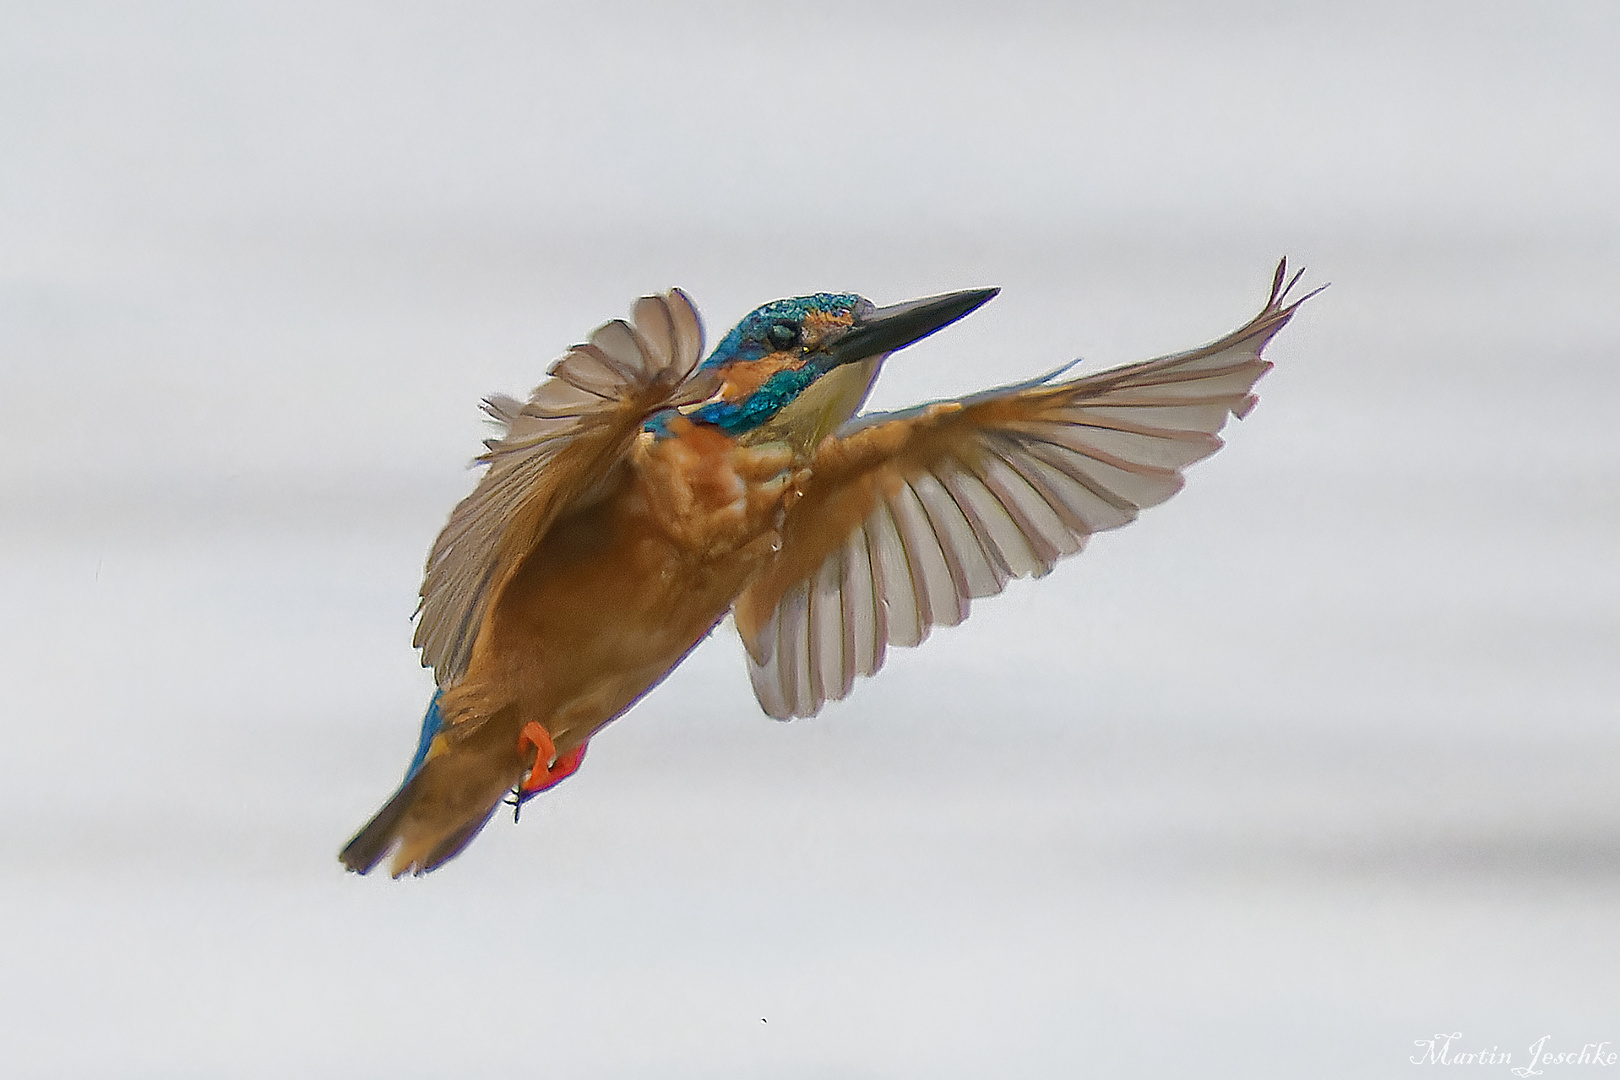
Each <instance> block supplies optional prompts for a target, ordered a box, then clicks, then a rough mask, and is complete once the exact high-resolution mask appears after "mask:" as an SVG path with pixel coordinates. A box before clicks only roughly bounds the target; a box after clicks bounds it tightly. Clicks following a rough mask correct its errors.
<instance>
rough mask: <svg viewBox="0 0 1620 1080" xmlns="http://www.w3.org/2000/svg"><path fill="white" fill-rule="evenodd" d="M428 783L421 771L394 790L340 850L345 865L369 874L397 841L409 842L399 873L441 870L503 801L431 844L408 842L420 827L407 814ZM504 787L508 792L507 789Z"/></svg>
mask: <svg viewBox="0 0 1620 1080" xmlns="http://www.w3.org/2000/svg"><path fill="white" fill-rule="evenodd" d="M428 786H429V785H428V782H427V781H425V780H424V778H423V774H421V773H417V774H416V775H415V776H412V777H411V778H410V779H409V780H407V781H405V783H404V784H402V785H400V789H399V790H398V791H396V792H394V797H393V798H391V799H389V800H388V801H387V802H386V803H384V804H383V808H382V809H381V810H379V811H377V813H376V814H375V815H374V816H373V817H372V819H371V820H370V821H368V822H366V825H365V828H363V829H361V830H360V831H359V832H357V833H355V835H354V839H353V840H350V841H349V842H348V844H346V845H345V846H344V848H343V851H342V852H341V853H339V855H338V858H339V859H341V860H342V861H343V865H344V866H347V867H348V868H349V869H350V870H353V871H354V872H355V873H357V874H368V873H370V872H371V871H372V869H373V868H375V867H376V865H377V864H378V863H379V862H381V861H382V860H383V858H384V857H385V856H386V855H387V854H388V853H389V852H390V851H392V850H394V848H395V846H396V845H399V844H401V842H406V843H405V844H404V846H403V847H402V849H401V851H400V853H399V856H398V857H396V858H395V860H394V865H393V868H392V870H391V872H392V874H393V875H394V876H395V877H400V876H402V875H403V874H405V873H407V872H410V871H414V872H416V873H418V874H425V873H427V872H428V871H429V870H437V869H438V868H439V867H440V866H443V865H444V864H445V863H447V862H449V861H450V860H451V859H453V858H455V857H456V856H457V855H460V854H461V851H462V849H463V848H465V847H466V846H467V845H468V844H470V843H471V842H472V839H473V837H475V836H477V835H478V834H479V833H480V832H481V831H483V828H484V826H485V825H487V824H489V819H490V818H492V817H494V816H495V811H496V810H498V809H499V808H500V805H501V804H500V798H499V796H497V797H496V800H495V801H494V802H493V803H491V804H490V806H489V808H488V809H487V810H485V811H484V813H483V814H482V815H475V816H474V817H473V818H472V819H471V820H470V821H467V822H465V823H464V824H462V825H460V827H459V828H454V829H451V830H450V831H449V832H445V833H442V835H439V836H437V837H436V838H435V840H434V842H433V843H432V845H431V846H430V847H425V845H423V844H421V843H417V844H410V843H409V842H408V841H409V840H410V838H411V837H410V834H411V833H413V832H416V831H418V830H414V829H410V828H408V825H407V818H408V816H409V815H410V813H411V811H412V810H413V809H415V808H416V807H417V804H418V802H419V801H420V800H421V797H422V794H423V789H424V788H426V787H428ZM501 790H502V792H504V791H505V790H506V789H505V788H502V789H501ZM424 849H425V854H422V855H420V856H418V855H415V854H412V853H413V852H415V851H421V850H424Z"/></svg>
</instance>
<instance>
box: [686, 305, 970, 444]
mask: <svg viewBox="0 0 1620 1080" xmlns="http://www.w3.org/2000/svg"><path fill="white" fill-rule="evenodd" d="M997 291H998V290H996V289H968V290H965V291H963V292H956V293H948V294H946V295H944V296H930V297H927V298H925V299H922V300H912V301H909V302H907V303H904V304H893V305H891V306H889V307H881V308H880V307H877V306H876V305H874V304H873V303H872V302H871V301H870V300H867V299H865V298H864V297H860V296H856V295H855V294H854V293H816V294H815V295H813V296H795V297H792V298H791V299H787V300H773V301H771V302H770V303H769V304H765V305H763V306H761V307H758V308H755V309H754V310H753V311H751V312H749V313H748V315H746V316H745V317H744V318H743V320H742V321H741V322H739V323H738V324H737V325H736V326H734V327H733V328H732V329H731V332H730V333H728V334H726V336H725V337H724V338H722V339H721V340H720V344H719V345H717V346H716V347H715V350H714V352H713V353H711V354H710V356H709V358H708V359H707V360H705V361H704V362H703V367H704V368H705V369H707V371H708V372H709V373H711V374H712V375H713V376H714V377H715V378H716V379H717V380H718V383H719V390H718V391H717V392H716V398H715V399H714V400H711V401H709V402H708V403H707V404H705V405H703V406H701V407H699V408H698V409H695V410H693V411H692V412H690V413H688V414H687V418H688V419H690V420H693V421H696V422H698V423H703V424H710V425H713V426H715V427H718V428H720V429H721V430H723V431H725V432H726V433H727V434H728V435H731V436H732V437H733V438H736V439H737V440H739V441H741V442H746V443H759V442H773V441H783V442H788V443H791V444H793V445H795V446H796V447H798V448H799V449H801V450H807V449H810V448H813V447H814V446H816V445H817V444H818V443H819V442H820V441H821V440H822V439H823V438H825V437H826V436H827V435H829V434H831V433H832V432H833V430H835V429H836V428H837V427H838V426H839V425H841V424H842V423H843V422H844V421H845V420H848V419H849V418H850V417H851V416H853V415H854V414H855V411H856V410H857V409H859V408H860V407H861V403H862V402H863V401H865V400H866V394H867V391H868V390H870V389H871V386H872V382H873V380H874V379H876V378H877V373H878V368H879V366H880V365H881V364H882V362H883V360H884V358H885V357H887V356H888V355H889V354H890V353H891V352H894V351H895V350H896V349H902V348H904V347H905V346H907V345H910V344H911V343H913V342H915V341H920V340H921V339H923V338H925V337H927V336H928V335H929V334H932V333H933V332H934V331H936V330H939V329H940V328H942V327H944V326H948V325H949V324H951V323H953V322H955V321H956V320H957V319H960V318H961V317H962V316H964V315H966V314H967V313H968V312H970V311H972V310H973V309H975V308H977V307H978V306H979V305H981V304H983V303H985V302H986V301H987V300H989V299H990V298H991V297H993V296H995V295H996V293H997Z"/></svg>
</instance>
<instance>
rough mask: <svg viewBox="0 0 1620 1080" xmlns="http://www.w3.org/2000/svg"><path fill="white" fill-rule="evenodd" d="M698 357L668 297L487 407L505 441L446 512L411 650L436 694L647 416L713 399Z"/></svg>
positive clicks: (688, 325)
mask: <svg viewBox="0 0 1620 1080" xmlns="http://www.w3.org/2000/svg"><path fill="white" fill-rule="evenodd" d="M702 356H703V324H702V322H701V321H700V320H699V318H698V313H697V309H696V308H695V307H693V305H692V302H691V300H689V299H688V298H687V296H686V294H685V293H683V292H681V291H680V290H679V289H672V290H670V291H669V292H668V293H665V294H664V295H662V296H645V297H642V298H641V299H640V300H637V301H636V303H635V305H634V306H633V307H632V308H631V316H630V321H629V322H628V323H627V322H625V321H623V320H615V321H613V322H610V323H608V324H606V325H605V326H603V327H601V328H600V329H598V330H597V331H596V332H595V333H593V334H592V335H591V337H590V341H588V342H587V343H586V344H584V345H576V346H574V347H573V348H572V349H570V350H569V351H568V352H567V354H566V355H564V356H563V358H562V359H560V360H558V361H557V362H556V363H555V364H553V365H552V366H551V370H550V371H549V373H548V374H549V375H550V376H551V377H550V378H549V379H547V380H546V381H545V382H543V383H541V384H540V385H539V386H537V387H536V388H535V390H534V393H532V394H531V395H529V400H528V401H527V402H521V403H520V402H518V401H515V400H513V399H512V398H508V397H499V396H497V397H492V398H490V399H489V400H488V401H487V402H485V409H486V411H488V412H489V414H490V415H491V416H492V417H493V418H494V419H495V420H496V421H497V422H498V423H499V424H501V425H502V427H503V431H502V433H501V434H500V435H498V436H496V437H494V438H491V439H488V440H486V441H485V444H484V445H485V446H486V447H488V452H487V453H485V454H484V455H483V456H482V457H481V458H479V459H478V460H479V462H480V463H481V464H484V465H487V466H488V469H487V471H486V472H485V473H484V475H483V477H482V479H480V480H479V482H478V486H477V487H476V488H475V489H474V490H473V493H472V494H471V495H468V496H467V497H466V498H465V499H463V500H461V502H460V503H459V504H458V505H457V506H456V508H455V510H454V511H452V512H451V514H450V521H449V522H448V523H447V524H446V525H445V527H444V531H443V532H441V533H440V534H439V538H438V539H437V540H435V541H434V543H433V550H432V552H431V553H430V554H429V555H428V561H427V573H426V576H425V577H424V579H423V581H422V606H421V609H420V616H421V619H420V621H419V622H418V624H417V628H416V645H417V647H418V648H420V649H421V650H422V665H423V666H424V667H431V668H433V674H434V677H435V678H436V679H437V681H438V683H439V685H441V686H446V685H449V684H451V683H453V682H455V681H456V680H457V679H458V678H460V677H461V675H462V673H463V672H465V671H466V668H467V662H468V660H469V659H470V657H471V655H472V648H473V642H474V641H475V640H477V637H478V632H479V629H480V627H481V626H482V625H483V621H484V615H485V612H486V611H488V609H489V606H490V602H491V600H492V599H493V598H494V597H495V596H496V595H497V594H498V593H499V592H500V589H501V587H502V585H503V584H504V583H505V581H506V579H507V577H508V575H510V574H511V572H512V571H513V570H514V569H515V568H516V567H517V565H518V563H519V562H520V561H521V560H522V558H523V556H524V555H525V554H527V553H528V552H529V551H531V550H533V548H534V546H535V545H536V544H537V543H539V541H540V539H541V538H542V537H543V536H544V535H545V533H546V530H547V529H549V528H550V527H551V524H552V523H553V522H554V521H555V520H556V519H557V517H558V515H559V514H561V513H562V512H563V511H564V510H566V509H568V508H569V507H572V506H577V505H579V504H580V503H583V502H588V501H589V500H590V498H591V496H592V493H593V491H594V490H597V489H600V488H601V486H602V485H603V483H604V482H605V481H606V480H607V479H608V477H609V476H610V474H611V472H612V470H613V467H614V465H616V464H617V463H618V462H620V461H621V460H623V458H624V457H625V454H626V453H627V452H628V450H629V448H630V446H631V444H632V443H633V442H634V440H635V438H636V434H637V432H639V431H640V428H641V425H642V423H643V422H644V421H645V419H646V417H647V416H648V415H649V414H651V413H654V412H656V411H658V410H659V409H662V408H665V407H668V406H673V405H682V404H687V403H690V402H693V401H700V400H702V399H703V398H706V397H708V396H709V395H710V393H711V392H712V389H713V388H712V387H710V386H709V385H708V381H709V380H708V379H706V378H705V377H703V376H702V375H701V374H700V375H698V376H697V377H694V376H693V372H694V371H696V370H697V366H698V361H699V360H700V359H701V358H702Z"/></svg>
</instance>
